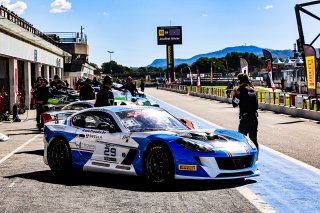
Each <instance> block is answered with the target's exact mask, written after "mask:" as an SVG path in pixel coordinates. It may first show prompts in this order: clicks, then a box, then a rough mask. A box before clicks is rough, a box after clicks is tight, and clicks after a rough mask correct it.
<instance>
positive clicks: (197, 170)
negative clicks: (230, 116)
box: [44, 106, 259, 183]
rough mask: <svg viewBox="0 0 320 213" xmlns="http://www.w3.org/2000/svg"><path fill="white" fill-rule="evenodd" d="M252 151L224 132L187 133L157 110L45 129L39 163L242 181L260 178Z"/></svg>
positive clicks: (121, 111) (85, 113)
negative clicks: (41, 160)
mask: <svg viewBox="0 0 320 213" xmlns="http://www.w3.org/2000/svg"><path fill="white" fill-rule="evenodd" d="M256 159H257V149H256V147H255V145H254V144H253V143H252V141H250V139H249V138H247V137H245V136H244V135H242V134H240V133H238V132H235V131H232V130H226V129H215V130H211V131H204V130H203V131H201V130H194V129H190V128H189V127H187V126H186V125H184V124H183V123H181V122H180V121H179V120H178V119H177V118H175V117H174V116H172V115H171V114H169V113H168V112H167V111H165V110H164V109H161V108H158V107H132V106H109V107H101V108H91V109H85V110H82V111H80V112H78V113H76V114H73V115H72V116H70V117H68V118H67V119H66V120H65V121H60V122H59V121H57V122H49V123H47V124H46V125H45V128H44V162H45V163H46V164H48V165H49V167H50V168H51V170H53V171H54V172H55V173H58V174H61V173H64V172H67V171H69V170H71V169H74V170H81V171H93V172H104V173H118V174H126V175H138V176H144V177H146V178H147V179H148V180H149V181H151V182H154V183H161V182H167V181H169V180H171V179H174V178H176V179H242V180H243V179H244V178H248V177H253V176H257V175H259V170H258V169H257V162H256Z"/></svg>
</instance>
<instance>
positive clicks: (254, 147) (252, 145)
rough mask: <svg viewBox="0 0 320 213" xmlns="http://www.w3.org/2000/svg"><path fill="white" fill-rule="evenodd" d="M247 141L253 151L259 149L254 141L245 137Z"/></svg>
mask: <svg viewBox="0 0 320 213" xmlns="http://www.w3.org/2000/svg"><path fill="white" fill-rule="evenodd" d="M244 137H245V138H246V139H247V142H248V144H249V145H250V147H251V148H252V149H257V147H256V145H255V144H254V143H253V142H252V140H251V139H250V138H249V137H248V136H244Z"/></svg>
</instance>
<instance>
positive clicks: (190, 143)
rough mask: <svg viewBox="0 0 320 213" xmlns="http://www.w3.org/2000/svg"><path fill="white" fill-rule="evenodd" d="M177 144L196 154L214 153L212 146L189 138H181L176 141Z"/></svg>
mask: <svg viewBox="0 0 320 213" xmlns="http://www.w3.org/2000/svg"><path fill="white" fill-rule="evenodd" d="M175 142H176V143H177V144H179V145H181V146H183V147H185V148H186V149H189V150H191V151H194V152H214V149H213V147H212V146H211V145H209V144H206V143H199V142H197V141H195V140H192V139H188V138H179V139H178V140H176V141H175Z"/></svg>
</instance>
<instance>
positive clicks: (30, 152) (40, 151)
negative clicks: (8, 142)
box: [16, 149, 44, 156]
mask: <svg viewBox="0 0 320 213" xmlns="http://www.w3.org/2000/svg"><path fill="white" fill-rule="evenodd" d="M16 154H30V155H40V156H43V155H44V151H43V149H39V150H32V151H24V152H17V153H16Z"/></svg>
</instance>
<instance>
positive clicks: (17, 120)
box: [13, 117, 21, 122]
mask: <svg viewBox="0 0 320 213" xmlns="http://www.w3.org/2000/svg"><path fill="white" fill-rule="evenodd" d="M13 122H21V119H20V118H18V117H16V118H15V119H14V120H13Z"/></svg>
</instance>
